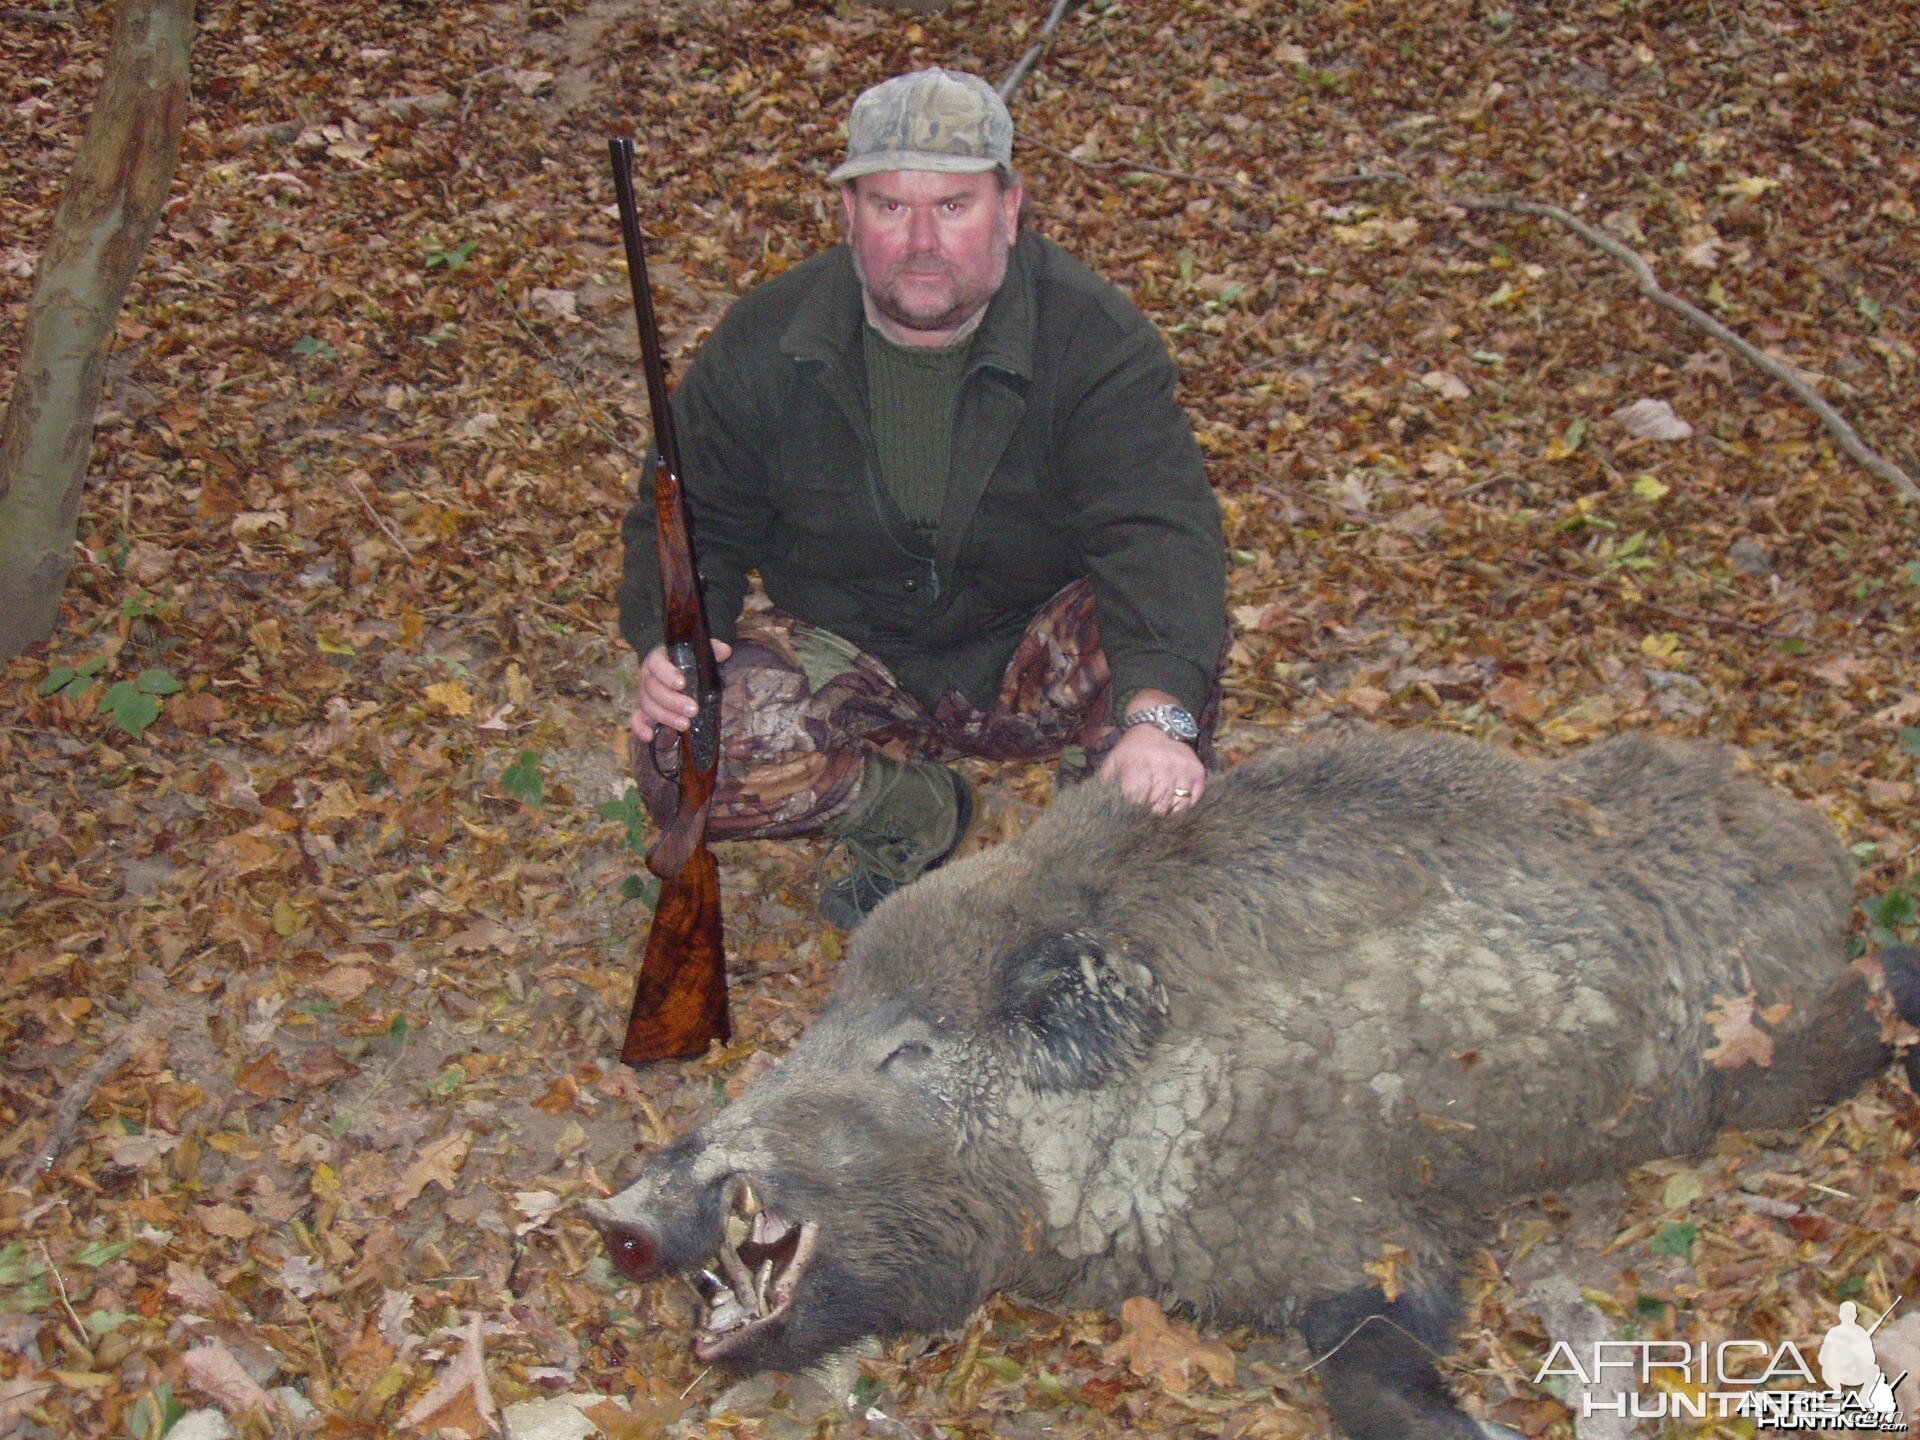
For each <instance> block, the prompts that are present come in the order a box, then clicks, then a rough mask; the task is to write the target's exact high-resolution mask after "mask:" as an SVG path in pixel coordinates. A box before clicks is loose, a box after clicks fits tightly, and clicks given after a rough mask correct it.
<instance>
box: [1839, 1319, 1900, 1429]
mask: <svg viewBox="0 0 1920 1440" xmlns="http://www.w3.org/2000/svg"><path fill="white" fill-rule="evenodd" d="M1899 1303H1900V1302H1899V1301H1897V1300H1896V1301H1895V1302H1894V1304H1895V1305H1898V1304H1899ZM1857 1313H1858V1311H1857V1310H1856V1309H1855V1306H1854V1303H1853V1301H1851V1300H1843V1301H1841V1302H1840V1323H1839V1324H1837V1325H1835V1326H1834V1327H1833V1328H1832V1329H1831V1330H1829V1331H1827V1338H1826V1339H1824V1340H1822V1341H1821V1342H1820V1378H1821V1379H1822V1380H1824V1381H1826V1383H1827V1389H1829V1390H1849V1389H1850V1390H1852V1391H1854V1392H1855V1394H1856V1395H1857V1396H1858V1397H1859V1399H1860V1402H1861V1404H1862V1405H1863V1406H1864V1407H1865V1408H1866V1410H1867V1412H1868V1413H1869V1414H1872V1415H1892V1416H1895V1417H1896V1418H1897V1417H1898V1415H1899V1413H1900V1407H1899V1405H1898V1403H1897V1402H1896V1401H1895V1399H1894V1396H1893V1392H1894V1389H1895V1387H1897V1386H1898V1385H1899V1384H1900V1380H1905V1379H1906V1378H1907V1377H1906V1376H1905V1375H1904V1374H1902V1375H1901V1376H1900V1380H1895V1381H1893V1382H1891V1383H1889V1382H1888V1380H1887V1376H1886V1372H1885V1371H1883V1370H1881V1368H1880V1361H1879V1358H1878V1357H1877V1356H1876V1355H1875V1354H1874V1353H1873V1330H1878V1329H1879V1328H1880V1323H1881V1321H1883V1320H1885V1319H1886V1318H1887V1315H1891V1314H1892V1313H1893V1309H1892V1307H1891V1306H1890V1307H1888V1310H1887V1314H1886V1315H1882V1316H1881V1317H1880V1319H1879V1320H1876V1321H1874V1322H1873V1330H1869V1329H1867V1328H1866V1327H1865V1326H1864V1325H1861V1324H1860V1323H1859V1322H1858V1321H1857V1320H1855V1319H1854V1318H1853V1317H1854V1316H1855V1315H1856V1314H1857Z"/></svg>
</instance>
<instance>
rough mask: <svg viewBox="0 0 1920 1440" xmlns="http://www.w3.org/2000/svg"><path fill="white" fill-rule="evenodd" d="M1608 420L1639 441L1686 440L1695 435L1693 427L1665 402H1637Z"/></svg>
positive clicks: (1612, 415) (1618, 411)
mask: <svg viewBox="0 0 1920 1440" xmlns="http://www.w3.org/2000/svg"><path fill="white" fill-rule="evenodd" d="M1607 418H1608V419H1609V420H1611V421H1613V423H1614V424H1616V425H1619V426H1621V427H1622V428H1624V429H1625V430H1626V432H1627V433H1628V434H1629V435H1632V436H1633V437H1634V438H1635V439H1638V440H1685V439H1687V438H1688V437H1689V436H1691V435H1692V434H1693V426H1691V425H1689V424H1688V423H1687V422H1686V421H1684V420H1682V419H1681V418H1680V417H1679V416H1678V415H1676V414H1674V413H1673V406H1671V405H1669V404H1668V403H1667V402H1666V401H1664V400H1636V401H1634V402H1633V403H1632V404H1631V405H1622V406H1621V407H1620V408H1619V409H1618V410H1615V411H1614V412H1613V413H1612V414H1611V415H1609V416H1608V417H1607Z"/></svg>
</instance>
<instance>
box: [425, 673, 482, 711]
mask: <svg viewBox="0 0 1920 1440" xmlns="http://www.w3.org/2000/svg"><path fill="white" fill-rule="evenodd" d="M427 699H428V700H429V701H430V702H431V703H432V704H434V705H437V706H439V707H440V708H441V709H442V710H444V711H446V712H447V713H448V714H449V715H471V714H473V692H472V691H471V690H469V689H467V687H466V686H464V685H462V684H461V683H460V682H459V681H458V680H442V681H440V682H439V683H438V684H437V685H429V686H427Z"/></svg>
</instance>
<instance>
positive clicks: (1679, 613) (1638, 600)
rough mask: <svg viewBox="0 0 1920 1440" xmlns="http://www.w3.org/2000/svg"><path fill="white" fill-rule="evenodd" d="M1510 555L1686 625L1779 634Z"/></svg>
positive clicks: (1541, 571)
mask: <svg viewBox="0 0 1920 1440" xmlns="http://www.w3.org/2000/svg"><path fill="white" fill-rule="evenodd" d="M1513 558H1514V561H1515V563H1517V564H1520V565H1524V566H1526V567H1527V569H1529V570H1533V571H1537V572H1538V573H1539V574H1542V575H1550V576H1552V577H1553V578H1554V579H1556V580H1563V581H1565V582H1566V583H1567V584H1569V585H1580V586H1583V587H1585V588H1586V589H1588V590H1598V591H1600V592H1601V593H1602V594H1603V595H1609V596H1611V597H1613V598H1614V599H1615V600H1620V601H1624V602H1625V603H1626V604H1629V605H1637V606H1639V607H1640V608H1641V609H1643V610H1652V611H1654V612H1655V613H1656V614H1660V615H1665V616H1667V617H1668V618H1669V619H1672V620H1681V621H1684V622H1686V623H1687V624H1689V625H1707V626H1716V625H1717V626H1723V627H1725V628H1727V629H1732V630H1744V631H1745V632H1746V633H1747V634H1749V635H1759V636H1763V637H1765V638H1766V639H1769V640H1777V639H1778V638H1779V635H1780V632H1779V631H1778V630H1776V629H1774V628H1773V626H1772V625H1756V624H1754V623H1753V621H1751V620H1737V619H1735V618H1734V617H1733V616H1731V615H1708V614H1704V613H1702V612H1700V611H1697V610H1681V609H1678V608H1676V607H1674V606H1672V605H1662V604H1661V603H1660V602H1659V601H1658V600H1649V599H1647V598H1646V596H1644V595H1636V594H1633V593H1632V592H1631V591H1629V590H1628V589H1627V588H1626V587H1625V586H1623V585H1616V584H1614V583H1613V582H1611V581H1608V580H1599V579H1595V578H1594V577H1592V576H1589V575H1577V574H1575V573H1574V572H1573V571H1571V570H1563V569H1561V568H1560V567H1559V566H1558V565H1549V564H1547V563H1546V562H1545V561H1544V560H1535V559H1532V558H1530V557H1529V556H1526V555H1516V556H1514V557H1513Z"/></svg>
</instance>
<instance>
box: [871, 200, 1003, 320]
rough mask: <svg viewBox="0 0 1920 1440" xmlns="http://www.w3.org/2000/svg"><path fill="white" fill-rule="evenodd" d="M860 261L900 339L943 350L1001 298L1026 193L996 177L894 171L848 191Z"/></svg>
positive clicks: (873, 294)
mask: <svg viewBox="0 0 1920 1440" xmlns="http://www.w3.org/2000/svg"><path fill="white" fill-rule="evenodd" d="M840 203H841V205H842V207H843V208H844V209H845V211H846V217H847V239H848V241H849V243H850V244H851V245H852V246H853V263H854V266H855V268H856V270H857V271H858V273H859V276H860V283H861V284H862V285H863V286H865V287H866V291H867V294H868V295H869V296H870V297H871V298H872V300H873V305H874V308H875V309H876V310H878V311H879V312H880V316H881V318H882V319H883V320H885V321H887V322H888V325H887V328H888V329H889V331H890V333H892V334H893V338H894V339H896V340H899V341H902V342H903V343H905V344H909V345H939V344H943V343H945V341H946V340H947V339H948V337H950V336H951V335H952V334H953V332H954V331H955V330H957V329H958V328H959V327H960V326H961V325H963V324H965V323H966V321H967V320H968V319H970V318H971V317H972V315H973V314H974V312H975V311H977V310H979V309H981V308H982V307H983V306H985V305H986V303H987V301H989V300H991V299H992V298H993V292H994V291H996V290H998V289H999V288H1000V282H1001V281H1002V280H1004V279H1005V278H1006V274H1007V251H1008V249H1009V248H1010V247H1011V246H1012V244H1013V241H1014V236H1015V234H1016V233H1017V231H1018V228H1019V223H1020V187H1019V185H1018V184H1013V185H1010V186H1008V187H1007V188H1006V189H1005V190H1004V191H1003V190H1002V189H1001V188H1000V184H999V181H998V180H997V179H996V178H995V177H994V174H993V172H992V171H990V170H989V171H985V172H983V173H981V174H977V175H943V174H940V173H937V172H935V171H931V170H887V171H883V172H881V173H880V174H878V175H862V176H860V177H859V178H858V179H856V180H852V181H849V182H848V183H847V184H845V185H843V186H841V187H840Z"/></svg>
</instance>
